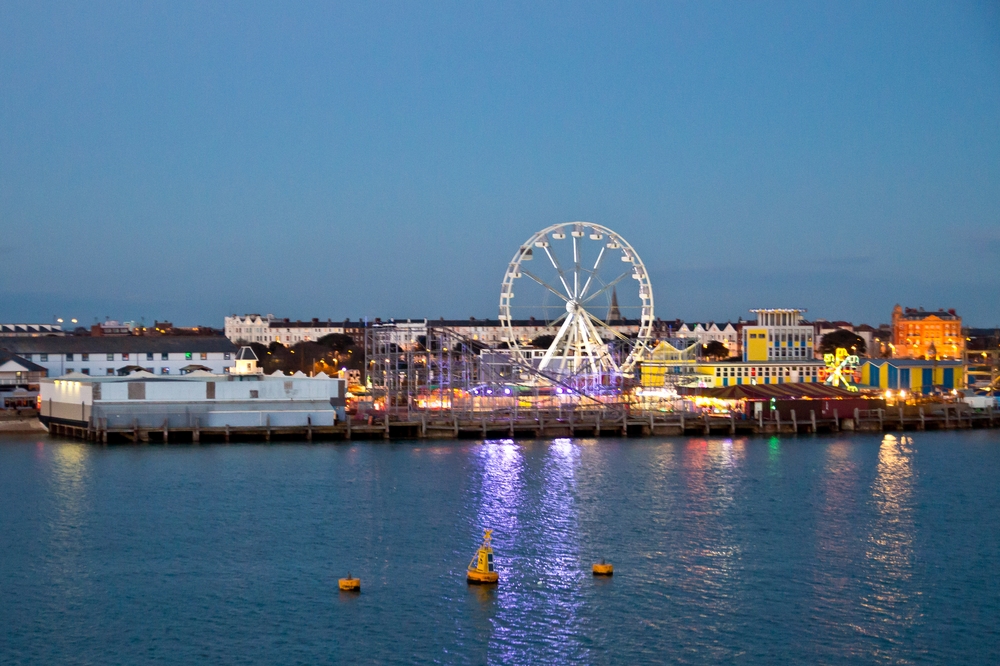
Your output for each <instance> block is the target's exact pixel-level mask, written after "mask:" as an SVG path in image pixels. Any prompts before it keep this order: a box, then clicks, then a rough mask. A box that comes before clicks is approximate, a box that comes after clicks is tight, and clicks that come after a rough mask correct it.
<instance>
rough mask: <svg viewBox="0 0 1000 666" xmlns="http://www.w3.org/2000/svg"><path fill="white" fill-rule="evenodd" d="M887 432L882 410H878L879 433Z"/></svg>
mask: <svg viewBox="0 0 1000 666" xmlns="http://www.w3.org/2000/svg"><path fill="white" fill-rule="evenodd" d="M883 430H885V424H884V423H883V422H882V408H881V407H879V408H878V431H879V432H882V431H883Z"/></svg>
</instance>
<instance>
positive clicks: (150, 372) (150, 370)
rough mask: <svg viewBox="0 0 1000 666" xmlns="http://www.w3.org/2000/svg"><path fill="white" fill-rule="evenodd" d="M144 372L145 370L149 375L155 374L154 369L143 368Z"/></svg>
mask: <svg viewBox="0 0 1000 666" xmlns="http://www.w3.org/2000/svg"><path fill="white" fill-rule="evenodd" d="M143 370H145V371H146V372H148V373H149V374H153V369H152V368H143Z"/></svg>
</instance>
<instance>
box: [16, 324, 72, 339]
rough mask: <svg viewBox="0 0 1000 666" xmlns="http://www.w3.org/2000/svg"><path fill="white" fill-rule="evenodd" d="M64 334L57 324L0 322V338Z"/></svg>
mask: <svg viewBox="0 0 1000 666" xmlns="http://www.w3.org/2000/svg"><path fill="white" fill-rule="evenodd" d="M42 335H66V333H65V332H64V331H63V330H62V326H60V325H58V324H0V338H21V337H38V336H42Z"/></svg>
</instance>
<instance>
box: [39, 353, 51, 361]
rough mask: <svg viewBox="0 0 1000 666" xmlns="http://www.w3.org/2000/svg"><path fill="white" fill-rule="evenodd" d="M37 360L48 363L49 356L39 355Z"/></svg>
mask: <svg viewBox="0 0 1000 666" xmlns="http://www.w3.org/2000/svg"><path fill="white" fill-rule="evenodd" d="M38 360H39V361H48V360H49V355H48V354H39V355H38Z"/></svg>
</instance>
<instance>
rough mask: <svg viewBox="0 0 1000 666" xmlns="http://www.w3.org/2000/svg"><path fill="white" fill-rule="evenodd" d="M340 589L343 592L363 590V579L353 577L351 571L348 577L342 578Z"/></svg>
mask: <svg viewBox="0 0 1000 666" xmlns="http://www.w3.org/2000/svg"><path fill="white" fill-rule="evenodd" d="M339 584H340V589H341V591H343V592H360V591H361V579H360V578H351V574H350V572H348V573H347V578H341V579H340V581H339Z"/></svg>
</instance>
